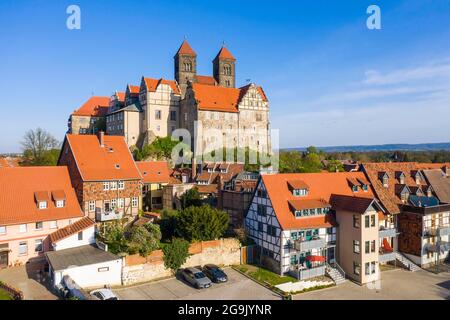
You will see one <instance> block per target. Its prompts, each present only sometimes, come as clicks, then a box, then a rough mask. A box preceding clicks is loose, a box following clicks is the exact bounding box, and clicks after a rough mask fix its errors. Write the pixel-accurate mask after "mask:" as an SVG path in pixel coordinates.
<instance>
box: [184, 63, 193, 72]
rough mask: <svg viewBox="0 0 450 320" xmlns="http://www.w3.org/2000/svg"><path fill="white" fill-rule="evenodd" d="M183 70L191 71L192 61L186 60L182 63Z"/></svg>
mask: <svg viewBox="0 0 450 320" xmlns="http://www.w3.org/2000/svg"><path fill="white" fill-rule="evenodd" d="M184 71H188V72H190V71H192V63H190V62H186V63H185V64H184Z"/></svg>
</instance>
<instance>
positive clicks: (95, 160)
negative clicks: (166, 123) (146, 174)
mask: <svg viewBox="0 0 450 320" xmlns="http://www.w3.org/2000/svg"><path fill="white" fill-rule="evenodd" d="M66 143H68V144H69V146H70V148H71V150H72V153H73V155H74V157H75V160H76V164H77V166H78V170H79V171H80V173H81V176H82V178H83V180H84V181H104V180H135V179H141V178H142V177H141V175H140V173H139V170H138V168H137V167H136V164H135V162H134V160H133V156H132V155H131V152H130V150H129V149H128V146H127V144H126V142H125V139H124V137H122V136H107V135H105V136H104V146H103V147H101V146H100V142H99V139H98V137H97V136H96V135H73V134H67V135H66V141H65V143H64V144H66ZM63 150H64V146H63Z"/></svg>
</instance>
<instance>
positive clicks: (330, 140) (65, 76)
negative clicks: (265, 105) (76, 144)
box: [0, 0, 450, 153]
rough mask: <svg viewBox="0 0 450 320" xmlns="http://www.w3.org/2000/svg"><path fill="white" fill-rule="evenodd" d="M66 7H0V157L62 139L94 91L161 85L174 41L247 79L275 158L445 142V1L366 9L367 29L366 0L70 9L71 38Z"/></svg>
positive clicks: (449, 53)
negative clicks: (276, 149) (232, 65)
mask: <svg viewBox="0 0 450 320" xmlns="http://www.w3.org/2000/svg"><path fill="white" fill-rule="evenodd" d="M71 4H72V3H71V2H70V1H34V0H22V1H16V0H3V1H0V35H1V36H2V40H3V43H5V44H8V45H7V47H8V48H7V50H1V51H0V70H2V75H3V77H0V95H1V96H2V97H3V99H2V102H1V104H0V110H2V111H1V117H0V132H1V134H0V153H9V152H13V153H17V152H21V145H20V141H21V140H22V137H23V135H24V134H25V132H26V131H28V130H30V129H35V128H36V127H41V128H43V129H45V130H47V131H48V132H49V133H51V134H52V135H53V136H54V137H55V138H57V139H58V140H60V141H62V140H63V138H64V133H65V132H66V131H67V119H68V118H69V116H70V114H71V113H72V112H73V111H74V110H75V109H77V108H79V107H80V106H81V105H82V104H83V103H84V102H85V101H86V100H87V99H88V98H89V97H90V96H91V95H93V94H94V93H95V95H101V96H110V95H111V94H112V93H113V92H114V91H116V90H118V91H123V90H124V89H125V87H126V85H127V84H133V85H136V84H139V83H138V82H139V81H140V79H141V77H142V76H148V77H154V78H161V77H163V78H166V79H173V74H174V73H173V56H174V54H175V52H176V50H177V49H178V47H179V46H180V45H181V43H182V41H183V39H185V38H187V39H188V41H189V44H190V45H191V47H192V48H193V49H194V50H195V51H196V53H197V55H198V58H197V65H198V68H197V71H198V74H201V75H210V74H211V73H212V63H211V61H212V59H213V58H214V56H215V55H216V54H217V52H218V51H219V50H220V47H221V46H222V45H223V43H225V45H226V47H227V48H228V49H229V50H230V52H231V53H232V54H233V56H234V57H235V58H236V59H237V65H236V84H237V85H238V86H241V85H245V84H246V83H247V80H248V79H250V81H251V82H254V83H256V84H258V85H261V86H262V88H263V89H264V92H265V94H266V95H267V97H268V100H269V108H270V124H271V128H272V129H279V137H280V144H279V146H280V148H292V147H295V146H297V145H317V146H341V145H355V146H358V145H382V144H396V143H395V142H393V143H391V142H390V141H392V140H397V141H407V143H409V144H423V143H429V142H427V141H424V140H425V139H427V140H429V141H443V140H444V141H445V140H447V139H448V136H449V132H448V131H449V130H448V129H446V128H448V123H447V122H448V119H450V108H449V105H450V89H449V88H450V41H448V39H450V11H449V10H448V8H449V7H448V3H446V1H430V0H416V1H407V0H398V1H388V0H379V1H377V3H376V4H377V5H378V6H379V7H380V10H381V29H379V30H370V29H369V28H368V27H367V24H366V21H367V19H368V17H369V15H368V14H367V8H368V7H369V6H370V5H372V4H373V3H372V1H369V0H348V1H337V0H334V1H330V0H316V1H306V0H304V1H302V0H301V1H284V2H282V3H281V2H280V3H277V5H273V3H271V2H256V1H252V0H249V1H246V2H242V1H237V0H230V1H229V2H228V3H227V5H226V6H224V5H223V4H221V3H216V2H207V3H206V2H204V1H190V2H181V1H176V2H170V1H165V0H164V1H163V0H153V1H151V2H150V1H148V2H143V1H127V2H112V1H108V2H106V1H87V0H79V1H77V3H76V4H77V5H78V6H79V7H80V10H81V29H80V30H69V29H68V28H67V25H66V19H67V18H68V15H67V13H66V9H67V7H68V6H69V5H71ZM236 8H239V10H236ZM186 19H188V20H189V22H190V23H186ZM24 21H25V22H26V23H24ZM205 26H207V27H205ZM149 30H151V32H150V31H149ZM137 44H139V49H137V47H136V45H137ZM107 48H110V49H107ZM24 88H26V90H25V89H24Z"/></svg>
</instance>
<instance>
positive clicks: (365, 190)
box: [362, 184, 369, 192]
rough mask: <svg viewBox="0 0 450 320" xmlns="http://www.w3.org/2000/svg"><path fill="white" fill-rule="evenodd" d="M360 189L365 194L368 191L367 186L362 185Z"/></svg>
mask: <svg viewBox="0 0 450 320" xmlns="http://www.w3.org/2000/svg"><path fill="white" fill-rule="evenodd" d="M362 189H363V191H364V192H367V191H368V190H369V186H368V185H367V184H363V185H362Z"/></svg>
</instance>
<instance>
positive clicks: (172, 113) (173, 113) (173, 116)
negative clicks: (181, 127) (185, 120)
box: [170, 110, 177, 121]
mask: <svg viewBox="0 0 450 320" xmlns="http://www.w3.org/2000/svg"><path fill="white" fill-rule="evenodd" d="M170 121H177V112H176V111H173V110H172V111H170Z"/></svg>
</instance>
